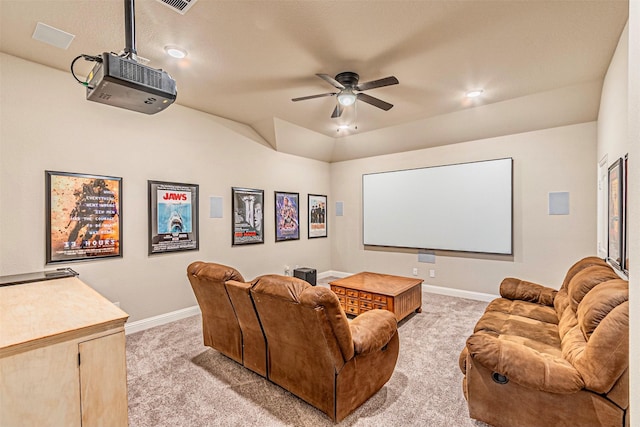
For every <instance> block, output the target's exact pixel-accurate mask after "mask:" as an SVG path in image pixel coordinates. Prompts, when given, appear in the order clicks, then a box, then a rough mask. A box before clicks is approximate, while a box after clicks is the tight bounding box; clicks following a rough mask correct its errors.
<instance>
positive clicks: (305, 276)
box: [293, 267, 316, 286]
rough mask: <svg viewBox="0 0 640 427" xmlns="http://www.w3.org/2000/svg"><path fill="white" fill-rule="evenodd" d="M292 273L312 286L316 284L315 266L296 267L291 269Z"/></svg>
mask: <svg viewBox="0 0 640 427" xmlns="http://www.w3.org/2000/svg"><path fill="white" fill-rule="evenodd" d="M293 275H294V276H295V277H297V278H298V279H302V280H304V281H305V282H308V283H310V284H311V285H312V286H315V285H316V269H315V268H306V267H303V268H296V269H294V270H293Z"/></svg>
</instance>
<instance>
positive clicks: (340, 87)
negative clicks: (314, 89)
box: [316, 74, 344, 90]
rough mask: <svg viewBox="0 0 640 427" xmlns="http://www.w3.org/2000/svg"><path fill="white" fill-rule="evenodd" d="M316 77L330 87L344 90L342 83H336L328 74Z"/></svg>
mask: <svg viewBox="0 0 640 427" xmlns="http://www.w3.org/2000/svg"><path fill="white" fill-rule="evenodd" d="M316 76H318V77H320V78H321V79H322V80H324V81H325V82H327V83H329V84H330V85H331V86H333V87H335V88H338V89H340V90H342V89H344V85H343V84H342V83H340V82H339V81H337V80H336V79H334V78H333V77H331V76H330V75H328V74H316Z"/></svg>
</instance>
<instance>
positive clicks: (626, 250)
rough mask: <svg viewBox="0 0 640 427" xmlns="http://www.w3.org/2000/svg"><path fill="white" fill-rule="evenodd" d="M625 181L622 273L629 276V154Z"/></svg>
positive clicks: (626, 162) (626, 159) (623, 184)
mask: <svg viewBox="0 0 640 427" xmlns="http://www.w3.org/2000/svg"><path fill="white" fill-rule="evenodd" d="M623 174H624V180H623V181H622V193H623V197H622V205H623V207H624V209H623V210H622V212H623V215H624V222H623V225H624V226H623V227H622V228H623V229H624V245H623V246H624V252H623V253H624V258H623V264H622V271H624V272H625V273H627V274H629V223H628V221H627V218H628V217H627V212H628V211H629V208H628V207H627V193H628V192H629V191H628V189H627V188H628V187H627V176H628V175H629V154H628V153H627V154H626V155H625V156H624V171H623Z"/></svg>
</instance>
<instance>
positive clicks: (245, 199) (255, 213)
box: [231, 187, 264, 246]
mask: <svg viewBox="0 0 640 427" xmlns="http://www.w3.org/2000/svg"><path fill="white" fill-rule="evenodd" d="M231 201H232V205H233V206H232V210H233V212H232V215H233V227H232V233H233V234H232V237H231V244H232V245H233V246H236V245H248V244H252V243H264V228H263V224H264V213H263V212H262V207H263V205H264V191H263V190H254V189H250V188H237V187H233V188H232V189H231Z"/></svg>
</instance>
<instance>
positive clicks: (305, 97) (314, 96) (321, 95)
mask: <svg viewBox="0 0 640 427" xmlns="http://www.w3.org/2000/svg"><path fill="white" fill-rule="evenodd" d="M333 95H335V93H321V94H320V95H309V96H301V97H300V98H293V99H292V101H293V102H296V101H304V100H306V99H313V98H322V97H324V96H333Z"/></svg>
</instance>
